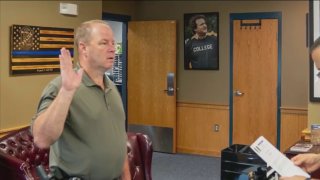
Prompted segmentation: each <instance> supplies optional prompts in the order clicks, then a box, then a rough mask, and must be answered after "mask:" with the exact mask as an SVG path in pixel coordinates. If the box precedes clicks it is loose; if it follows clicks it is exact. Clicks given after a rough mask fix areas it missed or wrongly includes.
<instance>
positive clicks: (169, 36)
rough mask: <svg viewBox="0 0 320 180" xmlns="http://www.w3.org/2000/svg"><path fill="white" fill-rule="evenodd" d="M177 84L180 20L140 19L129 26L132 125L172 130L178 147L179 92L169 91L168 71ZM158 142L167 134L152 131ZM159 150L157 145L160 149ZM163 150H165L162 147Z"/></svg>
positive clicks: (129, 86) (129, 79) (174, 146)
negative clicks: (177, 46) (177, 115)
mask: <svg viewBox="0 0 320 180" xmlns="http://www.w3.org/2000/svg"><path fill="white" fill-rule="evenodd" d="M168 73H171V75H174V77H173V79H172V80H173V84H174V85H173V86H174V87H173V90H175V89H176V88H175V85H176V78H175V75H176V22H175V21H139V22H129V26H128V82H127V86H128V126H129V130H130V127H132V126H133V125H138V126H139V127H143V126H144V127H147V128H144V129H147V130H150V128H151V129H153V128H156V131H157V132H158V130H162V129H165V128H167V129H168V128H169V129H170V130H172V135H171V136H170V138H172V139H170V140H171V141H172V143H173V144H172V147H171V148H170V149H172V150H171V152H175V149H176V92H174V93H173V95H171V96H169V95H168V94H167V91H166V90H167V75H168ZM149 135H150V136H152V137H151V138H152V140H153V141H154V142H153V143H154V146H156V145H157V144H158V143H160V144H161V143H163V142H164V141H166V138H165V137H164V136H166V134H164V135H163V134H160V136H159V134H156V135H155V134H153V132H152V134H149ZM156 150H157V149H156ZM160 151H161V150H160Z"/></svg>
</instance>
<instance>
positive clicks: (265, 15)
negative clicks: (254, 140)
mask: <svg viewBox="0 0 320 180" xmlns="http://www.w3.org/2000/svg"><path fill="white" fill-rule="evenodd" d="M250 19H278V80H277V148H278V149H279V148H280V139H281V137H280V136H281V116H280V106H281V61H282V59H281V54H282V53H281V43H282V42H281V38H282V37H281V34H282V26H281V24H282V13H281V12H262V13H260V12H254V13H230V80H229V83H230V84H229V87H230V88H229V104H230V111H229V113H230V114H229V117H230V119H229V123H230V128H229V145H232V141H233V139H232V138H233V137H232V136H233V20H250Z"/></svg>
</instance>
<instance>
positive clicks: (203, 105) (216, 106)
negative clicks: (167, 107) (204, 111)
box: [177, 101, 230, 110]
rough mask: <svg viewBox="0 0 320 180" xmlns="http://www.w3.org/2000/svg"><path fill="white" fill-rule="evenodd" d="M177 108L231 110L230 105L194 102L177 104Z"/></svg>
mask: <svg viewBox="0 0 320 180" xmlns="http://www.w3.org/2000/svg"><path fill="white" fill-rule="evenodd" d="M177 107H194V108H209V109H224V110H229V109H230V108H229V105H224V104H210V103H194V102H183V101H179V102H177Z"/></svg>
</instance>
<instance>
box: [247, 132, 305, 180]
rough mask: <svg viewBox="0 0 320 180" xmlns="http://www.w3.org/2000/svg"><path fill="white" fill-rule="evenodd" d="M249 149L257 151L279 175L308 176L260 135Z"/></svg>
mask: <svg viewBox="0 0 320 180" xmlns="http://www.w3.org/2000/svg"><path fill="white" fill-rule="evenodd" d="M250 147H251V149H252V150H253V151H254V152H255V153H257V155H258V156H260V157H261V159H263V160H264V161H265V162H266V163H267V164H268V165H270V166H271V167H272V168H273V169H274V170H275V171H277V173H279V174H280V175H281V176H289V177H290V176H294V175H299V176H304V177H308V178H309V177H310V175H309V174H307V173H306V172H304V171H303V170H302V169H301V168H300V167H298V166H296V165H294V164H293V162H292V161H291V160H290V159H288V158H287V157H286V156H285V155H284V154H282V153H281V152H280V151H279V150H278V149H277V148H275V147H274V146H273V145H272V144H271V143H270V142H269V141H268V140H267V139H266V138H264V137H263V136H260V137H259V138H258V139H257V140H256V141H255V142H254V143H252V145H251V146H250Z"/></svg>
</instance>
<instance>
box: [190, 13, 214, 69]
mask: <svg viewBox="0 0 320 180" xmlns="http://www.w3.org/2000/svg"><path fill="white" fill-rule="evenodd" d="M204 23H205V24H206V27H207V28H206V29H207V32H206V33H205V30H203V29H205V28H204V25H203V24H204ZM196 28H198V29H196ZM197 32H198V33H197ZM184 69H186V70H219V13H218V12H205V13H188V14H184Z"/></svg>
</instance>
